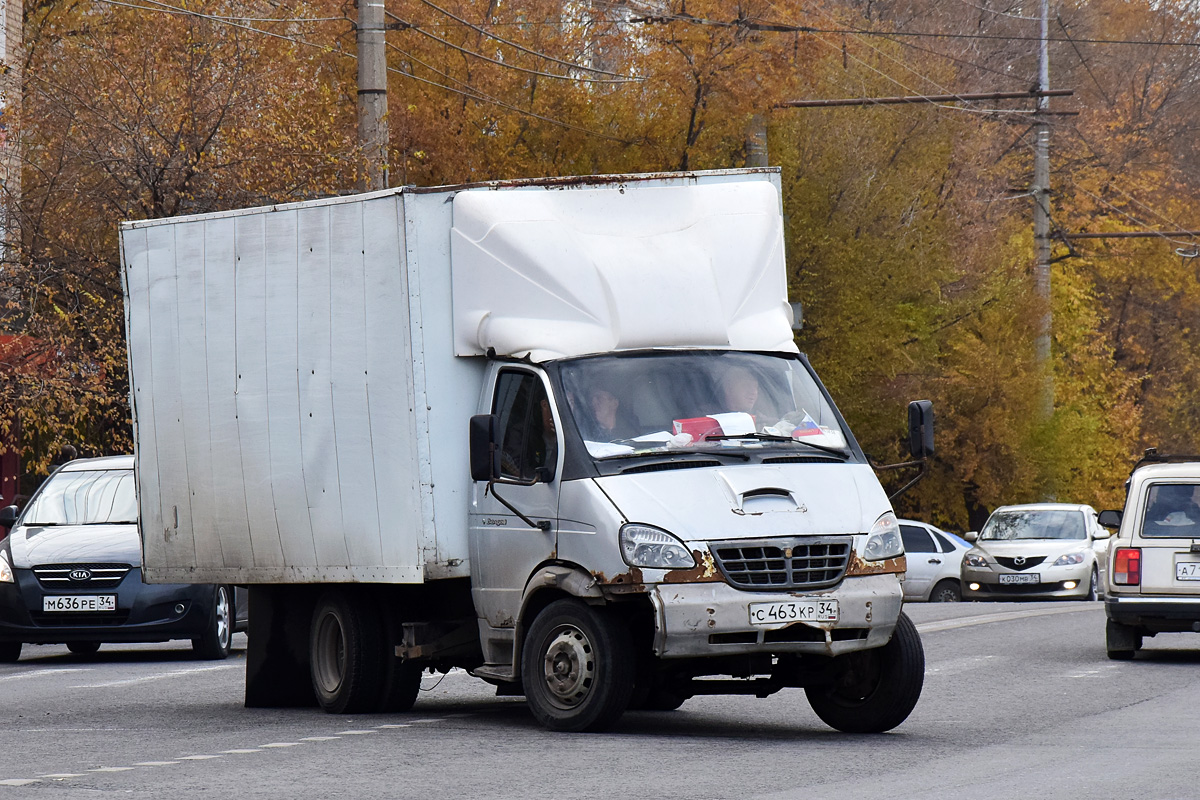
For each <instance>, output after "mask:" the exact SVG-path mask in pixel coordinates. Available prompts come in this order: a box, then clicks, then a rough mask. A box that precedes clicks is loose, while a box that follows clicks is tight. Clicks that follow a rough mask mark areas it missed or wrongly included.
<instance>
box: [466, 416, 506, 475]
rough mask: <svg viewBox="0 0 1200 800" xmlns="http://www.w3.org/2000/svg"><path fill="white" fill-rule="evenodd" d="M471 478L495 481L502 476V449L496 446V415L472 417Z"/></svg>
mask: <svg viewBox="0 0 1200 800" xmlns="http://www.w3.org/2000/svg"><path fill="white" fill-rule="evenodd" d="M470 449H471V480H474V481H494V480H496V479H497V478H498V477H500V450H499V448H497V447H496V415H495V414H476V415H475V416H473V417H471V434H470Z"/></svg>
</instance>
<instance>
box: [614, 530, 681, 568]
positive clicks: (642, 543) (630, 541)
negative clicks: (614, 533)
mask: <svg viewBox="0 0 1200 800" xmlns="http://www.w3.org/2000/svg"><path fill="white" fill-rule="evenodd" d="M619 538H620V541H621V555H622V557H624V559H625V563H626V564H628V565H629V566H631V567H649V568H651V569H687V568H688V567H694V566H696V559H695V558H693V557H692V554H691V553H689V552H688V549H687V548H686V547H684V546H683V542H681V541H679V539H677V538H676V537H674V536H672V535H671V534H669V533H667V532H666V531H664V530H662V529H660V528H652V527H650V526H649V525H638V524H635V523H630V524H628V525H622V526H621V534H620V537H619Z"/></svg>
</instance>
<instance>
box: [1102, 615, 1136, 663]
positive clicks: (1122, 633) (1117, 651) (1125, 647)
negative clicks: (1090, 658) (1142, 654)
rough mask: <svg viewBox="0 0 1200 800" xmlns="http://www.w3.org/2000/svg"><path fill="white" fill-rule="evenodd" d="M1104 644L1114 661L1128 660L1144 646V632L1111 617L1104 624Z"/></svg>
mask: <svg viewBox="0 0 1200 800" xmlns="http://www.w3.org/2000/svg"><path fill="white" fill-rule="evenodd" d="M1104 646H1105V649H1106V650H1108V657H1109V658H1111V659H1112V660H1113V661H1128V660H1129V659H1131V658H1133V655H1134V653H1136V652H1137V651H1138V650H1140V649H1141V648H1142V634H1141V632H1140V631H1139V630H1138V629H1137V628H1135V627H1133V626H1132V625H1122V624H1121V623H1120V622H1113V621H1112V620H1111V619H1110V620H1108V622H1107V624H1106V625H1105V626H1104Z"/></svg>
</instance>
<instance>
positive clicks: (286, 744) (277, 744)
mask: <svg viewBox="0 0 1200 800" xmlns="http://www.w3.org/2000/svg"><path fill="white" fill-rule="evenodd" d="M299 744H300V743H299V742H271V743H270V744H260V745H259V747H296V746H298V745H299Z"/></svg>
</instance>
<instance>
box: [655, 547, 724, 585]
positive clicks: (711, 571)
mask: <svg viewBox="0 0 1200 800" xmlns="http://www.w3.org/2000/svg"><path fill="white" fill-rule="evenodd" d="M692 558H694V559H696V566H694V567H692V568H691V569H672V570H668V571H667V574H666V575H664V576H663V580H662V582H663V583H723V582H724V580H725V579H724V578H723V577H722V576H721V573H720V572H718V571H717V565H716V564H715V563H713V557H712V553H707V552H705V553H701V552H700V551H699V550H693V551H692Z"/></svg>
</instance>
